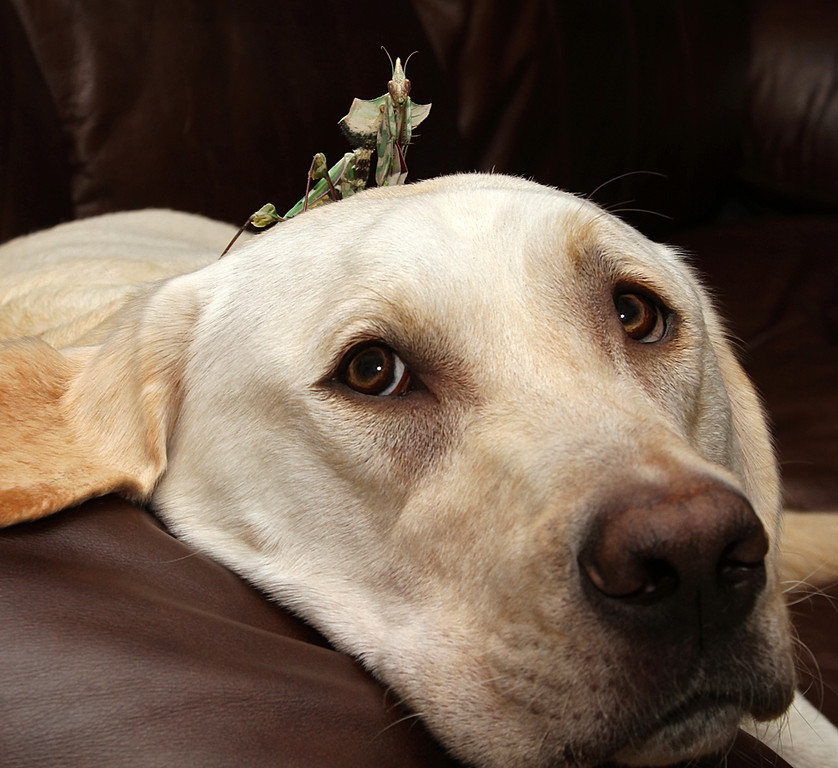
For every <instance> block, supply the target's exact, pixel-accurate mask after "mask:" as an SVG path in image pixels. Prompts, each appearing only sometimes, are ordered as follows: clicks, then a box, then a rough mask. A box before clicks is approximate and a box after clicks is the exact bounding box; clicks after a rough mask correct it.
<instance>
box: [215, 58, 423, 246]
mask: <svg viewBox="0 0 838 768" xmlns="http://www.w3.org/2000/svg"><path fill="white" fill-rule="evenodd" d="M383 50H384V52H385V53H387V50H386V49H383ZM412 55H413V54H411V56H412ZM387 58H388V59H390V67H391V69H392V76H391V79H390V81H389V82H388V83H387V93H385V94H383V95H382V96H379V97H378V98H377V99H369V100H363V99H353V101H352V105H351V106H350V108H349V113H348V114H347V115H346V116H345V117H343V118H342V119H341V120H340V122H339V123H338V125H339V126H340V127H341V129H342V130H343V132H344V134H345V135H346V137H347V138H348V139H349V142H350V144H352V145H354V146H355V149H353V150H352V151H351V152H347V153H345V154H344V156H343V157H342V158H341V159H340V160H339V161H338V162H337V163H335V164H334V165H333V166H332V167H331V168H329V167H328V165H327V163H326V156H325V155H324V154H323V153H322V152H318V153H317V154H316V155H315V156H314V158H313V159H312V161H311V167H310V168H309V171H308V177H307V179H306V190H305V194H304V195H303V196H302V197H301V198H300V199H299V200H298V201H297V202H296V203H295V204H294V205H293V206H292V207H291V208H289V209H288V211H287V212H286V213H285V215H282V216H281V215H280V214H279V213H277V210H276V207H275V206H274V205H273V203H267V204H265V205H263V206H262V207H261V208H260V209H259V210H258V211H256V212H255V213H253V214H252V215H251V216H250V217H249V218H248V219H247V221H246V222H245V223H244V224H243V225H242V226H241V228H240V229H239V231H238V232H237V233H236V235H235V237H233V239H232V240H231V241H230V243H229V244H228V245H227V247H226V248H225V249H224V253H222V254H221V257H223V256H225V255H226V254H227V252H228V251H229V250H230V248H232V247H233V244H234V243H235V242H236V240H238V238H239V236H240V235H241V233H242V232H244V230H245V229H246V228H247V227H248V226H251V227H254V228H256V229H257V230H260V231H264V230H265V229H267V228H268V227H271V226H273V225H274V224H277V223H279V222H281V221H286V220H287V219H290V218H293V217H294V216H296V215H297V214H300V213H304V212H305V211H307V210H308V209H309V208H315V207H317V206H319V205H324V204H326V203H329V202H332V201H336V200H342V199H344V198H347V197H351V196H352V195H354V194H355V193H356V192H360V191H361V190H362V189H364V188H365V187H366V186H367V182H368V179H369V173H370V161H371V159H372V153H373V150H375V152H376V156H377V163H376V168H375V183H376V184H377V185H378V186H379V187H382V186H388V185H393V184H404V182H405V180H406V178H407V164H406V162H405V155H406V154H407V148H408V147H409V146H410V143H411V139H412V137H413V129H414V128H415V127H416V126H417V125H419V124H420V123H421V122H422V121H423V120H424V119H425V118H426V117H427V116H428V115H429V114H430V111H431V105H430V104H416V103H415V102H413V101H412V100H411V98H410V80H408V79H407V76H406V75H405V70H404V67H402V63H401V60H400V59H399V58H398V57H397V58H396V63H395V64H394V63H393V60H392V59H391V58H390V54H389V53H387ZM408 61H410V56H408V57H407V59H405V62H404V66H405V67H406V66H407V63H408ZM221 257H219V258H221Z"/></svg>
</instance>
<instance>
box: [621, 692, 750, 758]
mask: <svg viewBox="0 0 838 768" xmlns="http://www.w3.org/2000/svg"><path fill="white" fill-rule="evenodd" d="M741 718H742V710H741V709H740V707H738V706H736V705H734V704H732V703H725V704H719V703H715V704H707V703H704V704H703V705H701V704H696V705H695V706H692V707H690V708H689V711H688V712H684V710H683V709H681V710H680V711H679V712H678V713H677V714H673V715H670V716H668V717H666V718H664V719H663V721H662V722H661V724H660V726H659V727H658V728H657V730H655V731H654V733H652V735H651V736H649V737H647V738H646V739H645V740H644V741H642V742H640V743H639V744H632V745H631V746H629V747H626V748H624V749H622V750H620V751H619V752H618V753H617V754H616V755H615V756H614V758H613V762H614V763H615V764H616V765H622V766H644V768H645V767H646V766H649V768H651V767H652V766H666V765H672V764H674V763H678V762H681V761H686V760H690V759H695V758H696V757H698V756H703V755H709V754H713V753H714V752H722V751H724V750H725V749H727V748H728V747H729V746H730V744H731V743H732V742H733V740H734V738H735V737H736V732H737V730H738V728H739V721H740V720H741Z"/></svg>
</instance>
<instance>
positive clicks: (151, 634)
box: [0, 497, 451, 768]
mask: <svg viewBox="0 0 838 768" xmlns="http://www.w3.org/2000/svg"><path fill="white" fill-rule="evenodd" d="M0 562H1V563H2V569H0V638H2V643H0V669H2V673H0V679H2V684H0V702H2V703H0V711H2V712H3V716H2V717H0V752H2V758H1V759H0V762H2V764H3V765H4V766H16V767H20V768H24V766H25V767H26V768H32V766H53V765H66V766H94V765H101V766H108V768H119V767H120V766H125V768H128V767H129V766H130V767H131V768H139V767H140V766H148V767H149V768H151V767H152V766H155V767H158V768H159V766H169V765H170V766H185V765H194V766H202V767H203V768H210V767H212V766H237V768H238V767H240V766H248V767H249V768H256V767H257V766H275V765H282V766H300V768H311V767H312V766H323V767H326V766H334V767H335V768H338V767H339V766H340V767H344V768H349V767H350V766H358V768H368V766H371V765H375V766H405V767H407V766H416V767H418V766H423V767H429V766H440V767H441V766H445V765H451V763H449V762H448V761H447V760H446V759H445V758H444V757H443V756H442V753H441V751H440V750H439V748H438V747H437V746H436V745H435V744H434V743H433V742H432V741H431V740H430V739H429V737H428V736H427V735H426V732H425V730H424V729H423V727H422V725H421V724H420V723H418V722H417V721H416V720H415V719H414V718H408V719H403V718H405V715H406V713H405V711H404V710H402V709H401V708H400V707H399V705H398V701H396V700H395V699H394V697H393V696H391V695H389V694H388V693H387V692H386V691H385V690H384V689H383V688H381V687H380V686H379V685H378V684H377V683H376V682H375V681H374V680H373V679H372V678H371V677H370V676H369V675H367V674H366V673H365V672H364V671H363V670H361V669H360V667H359V666H358V665H357V664H355V662H354V661H352V659H350V658H349V657H347V656H344V655H342V654H339V653H336V652H335V651H333V650H331V649H329V648H328V646H326V645H325V643H324V642H323V640H322V638H320V637H319V636H318V635H317V634H316V633H315V632H313V631H312V630H310V629H309V628H308V627H307V626H306V625H305V624H303V623H302V622H301V621H299V620H297V619H296V618H294V617H293V616H290V615H289V614H287V613H285V612H284V611H282V610H279V609H277V608H276V607H275V606H274V605H273V604H271V603H270V602H269V601H268V600H266V599H265V598H263V597H262V596H261V595H260V594H259V593H258V592H256V591H255V590H254V589H252V588H251V587H249V586H248V585H246V584H244V583H243V582H242V581H241V580H240V579H238V578H237V577H236V576H234V575H233V574H232V573H230V572H229V571H227V570H226V569H224V568H222V567H221V566H219V565H216V564H215V563H214V562H212V561H210V560H208V559H207V558H205V557H203V556H201V555H199V554H196V553H194V552H191V551H190V550H189V549H187V548H186V547H185V546H184V545H183V544H181V543H180V542H179V541H177V540H176V539H173V538H172V537H171V536H170V535H169V534H168V533H166V532H165V531H164V530H163V529H162V528H161V527H160V526H159V525H158V524H157V523H156V521H155V520H154V518H152V517H151V516H150V515H149V514H148V513H147V512H145V511H143V510H142V509H140V508H139V507H136V506H134V505H132V504H129V503H128V502H125V501H123V500H121V499H118V498H115V497H107V498H105V499H100V500H95V501H91V502H88V503H87V504H85V505H83V506H82V507H80V508H77V509H74V510H68V511H65V512H63V513H60V514H59V515H57V516H54V517H52V518H48V519H46V520H43V521H40V522H37V523H31V524H26V525H21V526H18V527H13V528H10V529H7V530H4V531H2V533H1V534H0Z"/></svg>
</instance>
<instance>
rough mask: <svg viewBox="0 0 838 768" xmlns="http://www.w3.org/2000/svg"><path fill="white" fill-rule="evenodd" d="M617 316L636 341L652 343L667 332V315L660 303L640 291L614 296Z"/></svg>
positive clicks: (627, 333)
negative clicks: (639, 292)
mask: <svg viewBox="0 0 838 768" xmlns="http://www.w3.org/2000/svg"><path fill="white" fill-rule="evenodd" d="M614 306H615V307H616V308H617V317H619V318H620V322H621V323H622V325H623V330H624V331H625V332H626V335H627V336H628V337H629V338H631V339H634V340H635V341H640V342H643V343H644V344H651V343H652V342H655V341H660V340H661V339H662V338H663V335H664V333H666V317H665V316H664V313H663V310H662V309H661V308H660V306H659V305H658V304H656V303H655V302H654V301H652V300H651V299H649V298H647V297H646V296H643V295H641V294H638V293H620V294H617V296H615V297H614Z"/></svg>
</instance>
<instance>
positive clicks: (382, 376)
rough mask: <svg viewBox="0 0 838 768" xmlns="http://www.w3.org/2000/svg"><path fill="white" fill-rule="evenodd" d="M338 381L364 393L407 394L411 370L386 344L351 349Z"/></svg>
mask: <svg viewBox="0 0 838 768" xmlns="http://www.w3.org/2000/svg"><path fill="white" fill-rule="evenodd" d="M337 379H338V381H340V382H342V383H343V384H345V385H346V386H347V387H349V388H350V389H354V390H355V391H356V392H360V393H361V394H362V395H376V396H378V397H385V396H387V395H403V394H404V393H405V392H407V390H408V388H409V387H410V372H409V371H408V370H407V368H406V367H405V364H404V363H403V362H402V359H401V358H400V357H399V356H398V355H397V354H396V353H395V352H393V350H392V349H390V348H389V347H386V346H384V345H383V344H364V345H362V346H360V347H355V348H354V349H351V350H350V351H349V353H348V354H347V355H346V357H345V358H344V361H343V363H342V364H341V367H340V370H339V372H338V375H337Z"/></svg>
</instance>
